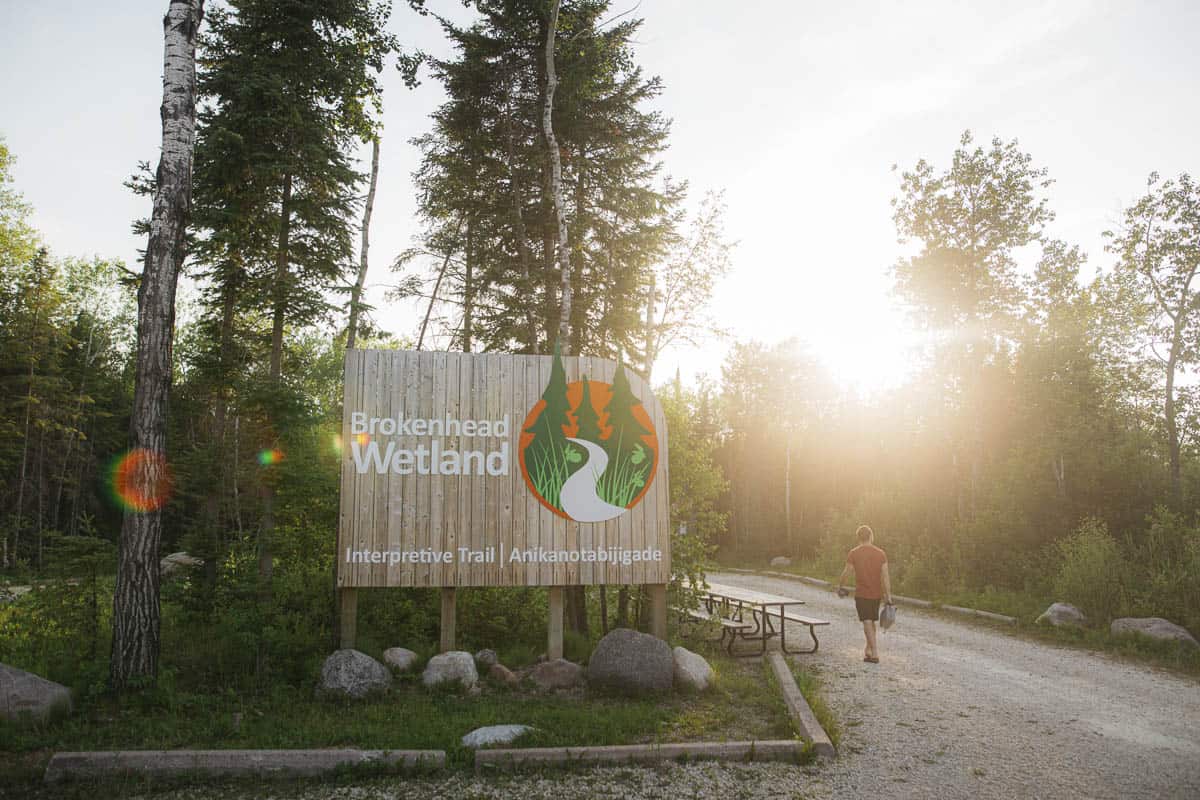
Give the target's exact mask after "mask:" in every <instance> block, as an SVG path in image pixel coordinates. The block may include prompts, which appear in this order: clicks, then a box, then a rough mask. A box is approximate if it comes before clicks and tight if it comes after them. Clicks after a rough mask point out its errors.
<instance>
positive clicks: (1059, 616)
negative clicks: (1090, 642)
mask: <svg viewBox="0 0 1200 800" xmlns="http://www.w3.org/2000/svg"><path fill="white" fill-rule="evenodd" d="M1036 622H1037V623H1038V624H1039V625H1041V624H1042V623H1046V624H1047V625H1053V626H1054V627H1055V628H1062V627H1076V628H1082V627H1083V626H1084V625H1086V624H1087V617H1085V616H1084V615H1083V612H1082V611H1080V610H1079V609H1078V608H1076V607H1075V606H1073V605H1071V604H1070V603H1054V604H1052V605H1051V606H1050V607H1049V608H1047V609H1046V610H1045V611H1043V612H1042V615H1041V616H1040V617H1038V618H1037V620H1036Z"/></svg>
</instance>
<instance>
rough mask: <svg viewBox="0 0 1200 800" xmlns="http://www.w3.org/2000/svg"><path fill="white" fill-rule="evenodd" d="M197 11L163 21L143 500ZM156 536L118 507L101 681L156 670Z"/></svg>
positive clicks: (155, 513)
mask: <svg viewBox="0 0 1200 800" xmlns="http://www.w3.org/2000/svg"><path fill="white" fill-rule="evenodd" d="M203 15H204V0H171V2H170V5H169V6H168V9H167V16H166V17H165V18H164V19H163V39H164V45H163V100H162V106H161V111H160V113H161V117H162V157H161V159H160V160H159V162H158V176H157V185H156V188H155V191H154V208H153V211H152V212H151V217H150V240H149V243H148V244H147V246H146V263H145V268H144V271H143V274H142V281H141V286H140V287H139V288H138V336H137V371H136V377H135V382H134V392H133V412H132V415H131V418H130V424H129V429H130V430H129V439H130V446H131V448H132V449H133V450H134V451H135V452H137V451H142V452H148V453H149V454H150V455H151V456H152V457H151V458H147V459H144V463H145V465H146V467H145V468H144V469H141V470H138V472H137V474H135V475H134V476H133V480H134V482H135V484H136V485H135V487H134V489H135V491H137V492H139V493H141V494H142V495H143V496H147V497H153V496H156V495H157V492H158V491H159V490H160V487H161V485H162V484H161V481H162V480H163V478H164V475H163V472H164V470H165V468H166V461H165V455H166V444H167V441H166V440H167V436H166V434H167V424H166V423H167V420H166V414H167V398H168V394H169V392H170V388H171V346H172V338H173V335H174V326H175V287H176V284H177V282H178V279H179V271H180V268H181V267H182V265H183V259H184V255H185V252H184V247H185V244H186V239H185V233H186V230H187V222H188V214H189V212H190V210H191V203H192V148H193V142H194V137H195V129H196V35H197V33H198V32H199V30H200V21H201V19H202V18H203ZM161 536H162V512H161V509H160V508H151V509H149V510H146V511H134V510H127V511H126V512H125V518H124V520H123V521H122V524H121V541H120V547H119V555H118V559H117V581H116V587H115V590H114V593H113V641H112V658H111V660H110V664H109V682H110V683H111V684H112V686H113V688H115V689H125V688H128V687H130V686H132V685H137V684H140V683H143V682H146V681H153V680H155V679H156V678H157V677H158V650H159V602H158V581H159V574H158V546H159V540H160V538H161Z"/></svg>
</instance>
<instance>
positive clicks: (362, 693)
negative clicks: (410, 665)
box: [317, 650, 392, 699]
mask: <svg viewBox="0 0 1200 800" xmlns="http://www.w3.org/2000/svg"><path fill="white" fill-rule="evenodd" d="M391 685H392V673H391V671H390V670H388V668H387V667H385V666H384V665H383V664H380V663H379V662H378V661H376V660H375V659H373V658H371V657H370V656H369V655H367V654H366V653H360V652H359V651H357V650H338V651H337V652H336V653H333V654H332V655H331V656H329V657H328V658H326V659H325V663H324V664H322V665H321V683H320V684H319V685H318V687H317V689H318V691H320V692H324V693H327V694H333V695H341V696H343V697H352V698H355V699H361V698H363V697H366V696H367V695H369V694H373V693H375V692H382V691H384V690H386V689H387V688H388V687H389V686H391Z"/></svg>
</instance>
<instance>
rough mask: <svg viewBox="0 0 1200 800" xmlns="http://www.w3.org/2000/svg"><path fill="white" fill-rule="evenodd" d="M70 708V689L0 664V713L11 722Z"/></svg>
mask: <svg viewBox="0 0 1200 800" xmlns="http://www.w3.org/2000/svg"><path fill="white" fill-rule="evenodd" d="M70 711H71V690H70V689H68V688H67V687H65V686H63V685H62V684H60V683H55V682H54V681H48V680H46V679H45V678H42V677H39V676H37V675H34V674H33V673H32V672H26V671H25V670H23V669H17V668H16V667H10V666H8V665H7V664H0V717H2V718H4V719H7V720H12V721H14V722H16V721H19V720H21V718H22V717H24V716H26V715H28V716H29V717H30V718H32V719H34V720H46V719H50V718H51V717H53V716H55V715H56V714H59V713H69V712H70Z"/></svg>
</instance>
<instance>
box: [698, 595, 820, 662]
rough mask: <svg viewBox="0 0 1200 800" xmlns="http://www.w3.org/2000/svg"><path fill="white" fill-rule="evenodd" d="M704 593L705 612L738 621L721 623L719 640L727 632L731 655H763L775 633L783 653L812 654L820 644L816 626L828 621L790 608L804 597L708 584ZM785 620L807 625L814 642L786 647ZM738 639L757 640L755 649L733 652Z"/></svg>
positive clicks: (723, 640)
mask: <svg viewBox="0 0 1200 800" xmlns="http://www.w3.org/2000/svg"><path fill="white" fill-rule="evenodd" d="M703 596H704V603H705V611H707V612H708V613H709V614H710V615H715V616H717V617H718V618H721V619H726V620H728V621H730V622H736V623H737V624H736V625H728V626H725V625H723V626H722V632H721V640H722V642H725V637H726V635H728V637H729V640H728V642H727V643H726V648H725V649H726V650H727V651H728V652H729V654H730V655H762V654H763V653H766V652H767V641H768V640H770V639H772V638H774V637H776V636H778V637H779V647H780V649H781V650H782V651H783V652H785V653H788V654H790V655H799V654H807V653H815V652H817V649H818V648H819V647H820V646H821V642H820V640H818V639H817V628H818V627H819V626H822V625H828V624H829V621H828V620H823V619H817V618H816V617H810V616H807V615H804V614H800V613H799V612H798V611H794V610H792V609H793V608H794V607H795V606H801V605H804V601H803V600H796V599H795V598H792V597H783V596H782V595H774V594H768V593H766V592H756V591H753V590H750V589H743V588H741V587H738V586H726V585H723V584H709V586H708V588H707V589H705V590H703ZM746 611H750V618H749V619H747V618H746ZM788 622H792V623H795V624H797V625H803V626H805V627H806V628H808V634H809V636H810V637H811V638H812V642H813V644H812V647H810V648H807V649H800V648H790V649H789V648H788V645H787V623H788ZM738 639H742V640H745V641H757V642H760V647H759V650H758V652H742V653H738V652H735V651H734V649H733V648H734V644H735V643H736V642H737V640H738Z"/></svg>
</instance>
